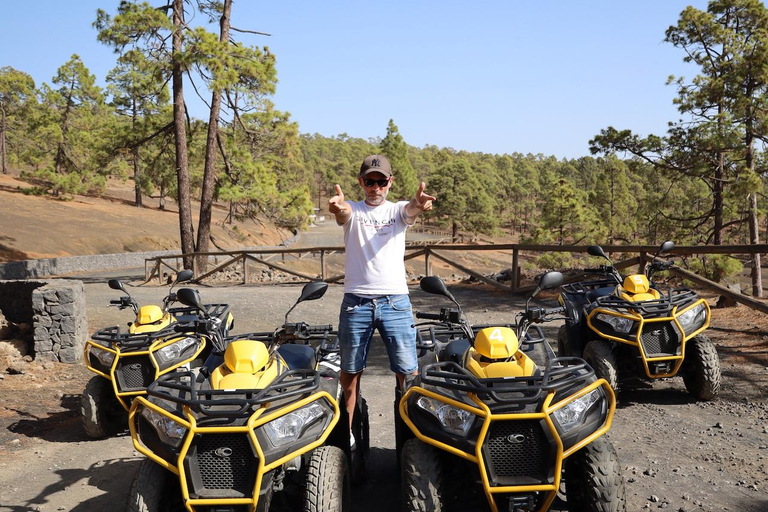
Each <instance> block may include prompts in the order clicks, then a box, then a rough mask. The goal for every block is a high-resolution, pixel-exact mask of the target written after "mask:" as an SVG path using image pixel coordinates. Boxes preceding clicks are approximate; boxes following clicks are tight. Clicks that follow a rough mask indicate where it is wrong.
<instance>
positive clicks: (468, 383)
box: [398, 272, 626, 512]
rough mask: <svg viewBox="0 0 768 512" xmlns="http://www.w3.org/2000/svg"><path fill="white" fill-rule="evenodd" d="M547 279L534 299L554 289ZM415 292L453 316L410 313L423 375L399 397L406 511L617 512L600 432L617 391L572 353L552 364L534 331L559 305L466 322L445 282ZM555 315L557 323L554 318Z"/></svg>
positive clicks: (614, 465)
mask: <svg viewBox="0 0 768 512" xmlns="http://www.w3.org/2000/svg"><path fill="white" fill-rule="evenodd" d="M562 279H563V277H562V274H560V273H559V272H549V273H547V274H544V275H543V276H542V278H541V280H540V283H539V286H538V288H537V290H536V292H534V294H533V295H534V296H535V295H536V294H537V293H538V292H539V291H540V290H543V289H554V288H557V286H559V285H560V283H562ZM421 288H422V289H423V290H425V291H427V292H429V293H435V294H439V295H444V296H446V297H448V298H449V299H450V300H452V301H453V302H454V304H456V306H457V307H458V309H453V308H443V309H441V310H440V313H422V312H418V313H416V317H417V318H420V319H429V320H431V321H430V322H426V323H420V324H419V325H418V338H417V346H418V347H419V349H420V350H422V353H423V355H421V357H420V358H419V375H418V376H417V377H416V378H415V379H414V380H412V381H411V382H410V383H409V385H408V386H407V387H406V390H405V393H404V395H403V396H402V398H401V399H400V402H399V409H400V411H399V412H400V414H399V420H400V422H401V424H400V427H401V428H402V427H404V429H402V430H401V431H400V432H399V436H398V438H399V443H401V446H399V447H398V448H399V452H400V456H401V461H400V465H401V477H402V486H401V487H402V493H403V509H404V510H405V511H408V512H411V511H413V512H416V511H419V512H426V511H430V512H439V511H444V510H457V509H458V510H473V511H477V510H491V511H493V512H534V511H536V512H543V511H547V510H550V509H551V507H552V506H553V503H555V500H556V499H557V498H558V496H560V502H562V499H563V498H565V499H566V501H567V504H568V510H571V511H574V512H575V511H579V512H625V510H626V499H625V487H624V480H623V478H622V476H621V468H620V463H619V461H618V459H617V456H616V452H615V450H614V448H613V445H612V444H611V443H610V441H609V440H608V439H607V438H605V437H602V436H603V434H605V433H606V432H607V431H608V430H609V429H610V426H611V422H612V419H613V413H614V409H615V405H616V402H615V398H614V395H613V390H612V389H611V387H610V386H609V385H608V383H607V382H606V381H605V380H604V379H598V378H596V377H595V373H594V371H593V370H592V369H591V368H590V367H589V365H588V364H587V363H586V362H585V361H584V360H582V359H579V358H577V357H555V354H554V351H553V350H552V348H551V347H550V345H549V343H547V341H546V340H545V338H544V333H543V331H542V330H541V328H540V327H539V326H538V325H534V324H538V323H541V322H547V321H550V320H556V319H562V314H563V308H562V307H556V308H541V307H531V305H530V299H529V300H528V302H527V303H526V308H525V311H523V312H521V313H519V314H518V315H517V319H516V320H517V322H516V324H510V325H491V326H486V325H475V326H473V325H470V324H469V322H468V321H467V320H466V319H465V318H464V316H463V314H462V312H461V307H460V306H459V304H458V302H456V299H455V298H454V297H453V295H452V294H451V293H450V292H449V291H448V290H447V289H446V287H445V285H444V284H443V282H442V281H441V280H440V279H438V278H435V277H426V278H424V279H422V281H421ZM558 315H559V316H558Z"/></svg>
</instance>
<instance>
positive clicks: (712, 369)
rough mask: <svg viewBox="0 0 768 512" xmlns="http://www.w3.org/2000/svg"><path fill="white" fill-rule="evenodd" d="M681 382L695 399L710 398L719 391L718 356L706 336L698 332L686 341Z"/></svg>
mask: <svg viewBox="0 0 768 512" xmlns="http://www.w3.org/2000/svg"><path fill="white" fill-rule="evenodd" d="M683 382H684V383H685V389H687V390H688V392H689V393H690V394H692V395H693V396H694V397H696V399H697V400H712V399H713V398H715V397H716V396H717V394H718V393H719V392H720V358H719V357H718V356H717V349H715V344H714V343H712V340H710V339H709V337H708V336H705V335H703V334H699V335H698V336H696V337H694V338H693V339H691V340H690V341H688V342H687V343H686V350H685V362H684V363H683Z"/></svg>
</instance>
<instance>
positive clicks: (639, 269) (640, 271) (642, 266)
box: [637, 251, 648, 274]
mask: <svg viewBox="0 0 768 512" xmlns="http://www.w3.org/2000/svg"><path fill="white" fill-rule="evenodd" d="M647 257H648V255H647V254H646V253H645V252H643V251H640V264H639V265H638V266H637V273H638V274H645V258H647Z"/></svg>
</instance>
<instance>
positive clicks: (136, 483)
mask: <svg viewBox="0 0 768 512" xmlns="http://www.w3.org/2000/svg"><path fill="white" fill-rule="evenodd" d="M125 510H126V511H127V512H182V511H184V510H186V509H185V508H184V502H183V500H182V498H181V486H180V484H179V479H178V477H176V475H174V474H173V473H171V472H170V471H168V470H167V469H165V468H163V467H162V466H159V465H158V464H157V463H156V462H154V461H152V460H150V459H144V460H143V461H141V466H139V472H138V473H137V474H136V477H135V478H134V479H133V483H132V484H131V490H130V492H129V493H128V502H127V503H126V506H125Z"/></svg>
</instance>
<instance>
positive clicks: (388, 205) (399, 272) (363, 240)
mask: <svg viewBox="0 0 768 512" xmlns="http://www.w3.org/2000/svg"><path fill="white" fill-rule="evenodd" d="M349 204H350V205H351V207H352V215H350V217H349V219H348V220H347V222H345V223H344V245H345V246H346V254H345V256H344V272H345V275H344V292H345V293H354V294H355V295H362V296H368V297H376V296H380V295H397V294H402V293H408V285H407V284H406V280H405V263H404V259H403V258H404V257H405V230H406V228H407V227H408V226H409V225H408V224H406V222H405V205H406V204H408V201H399V202H397V203H393V202H391V201H385V202H384V203H383V204H381V205H379V206H368V205H367V204H366V203H365V201H349Z"/></svg>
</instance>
